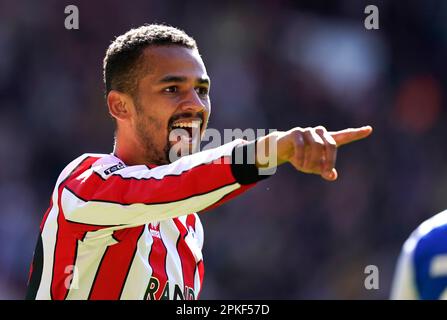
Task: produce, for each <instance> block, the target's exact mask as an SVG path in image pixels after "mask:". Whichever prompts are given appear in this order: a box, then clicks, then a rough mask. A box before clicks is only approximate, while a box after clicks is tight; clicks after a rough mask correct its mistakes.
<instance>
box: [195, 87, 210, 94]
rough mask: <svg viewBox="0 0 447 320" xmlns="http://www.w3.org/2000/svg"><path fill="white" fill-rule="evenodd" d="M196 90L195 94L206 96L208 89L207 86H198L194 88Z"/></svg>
mask: <svg viewBox="0 0 447 320" xmlns="http://www.w3.org/2000/svg"><path fill="white" fill-rule="evenodd" d="M196 92H197V94H199V95H201V96H207V95H208V92H209V89H208V88H207V87H198V88H196Z"/></svg>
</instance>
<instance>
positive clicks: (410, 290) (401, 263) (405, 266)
mask: <svg viewBox="0 0 447 320" xmlns="http://www.w3.org/2000/svg"><path fill="white" fill-rule="evenodd" d="M416 244H417V240H416V239H415V236H414V235H412V236H410V238H409V239H408V240H407V241H406V242H405V243H404V245H403V247H402V249H401V252H400V255H399V259H398V262H397V266H396V270H395V273H394V279H393V283H392V286H391V295H390V299H392V300H416V299H419V295H418V293H417V289H416V275H415V270H414V259H413V258H414V251H415V248H416Z"/></svg>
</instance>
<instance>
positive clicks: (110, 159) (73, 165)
mask: <svg viewBox="0 0 447 320" xmlns="http://www.w3.org/2000/svg"><path fill="white" fill-rule="evenodd" d="M101 162H104V163H110V164H113V163H117V162H119V159H118V158H116V157H114V156H113V155H111V154H102V153H84V154H82V155H80V156H79V157H77V158H76V159H74V160H72V161H71V162H70V163H68V164H67V165H66V166H65V167H64V169H62V171H61V173H60V175H59V177H58V179H57V184H60V183H61V182H62V181H63V180H65V179H66V178H67V177H69V176H71V175H72V173H73V172H75V171H77V170H79V171H85V170H87V169H90V168H92V167H94V166H96V165H97V164H98V163H101Z"/></svg>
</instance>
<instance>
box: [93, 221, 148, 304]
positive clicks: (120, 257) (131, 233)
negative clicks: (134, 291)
mask: <svg viewBox="0 0 447 320" xmlns="http://www.w3.org/2000/svg"><path fill="white" fill-rule="evenodd" d="M143 230H144V226H139V227H134V228H127V229H123V230H118V231H115V232H114V233H113V237H114V238H115V239H116V240H117V241H118V243H117V244H114V245H111V246H109V247H108V248H107V250H106V252H105V253H104V256H103V259H102V261H101V264H100V266H99V269H98V270H97V273H96V277H95V281H94V283H93V286H92V289H91V291H90V296H89V299H92V300H117V299H119V298H120V296H121V292H122V290H123V288H124V284H125V281H126V279H127V275H128V272H129V270H130V267H131V265H132V262H133V259H134V256H135V252H136V250H137V243H138V239H139V238H140V236H141V234H142V233H143Z"/></svg>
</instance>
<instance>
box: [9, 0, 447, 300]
mask: <svg viewBox="0 0 447 320" xmlns="http://www.w3.org/2000/svg"><path fill="white" fill-rule="evenodd" d="M70 4H74V5H76V6H78V8H79V13H80V21H79V30H67V29H65V27H64V20H65V17H66V16H67V15H66V14H65V13H64V8H65V6H67V5H70ZM368 4H374V5H376V6H378V8H379V27H380V29H379V30H366V29H365V27H364V20H365V18H366V16H367V14H365V13H364V9H365V7H366V5H368ZM153 22H158V23H168V24H171V25H174V26H177V27H179V28H182V29H184V30H185V31H186V32H187V33H189V34H190V35H192V36H193V37H194V38H195V39H196V40H197V42H198V45H199V48H200V51H201V54H202V56H203V58H204V61H205V64H206V66H207V69H208V73H209V75H210V76H211V79H212V89H211V100H212V115H211V122H210V127H213V128H217V129H219V130H222V132H223V129H225V128H241V129H246V128H265V129H267V128H274V129H278V130H286V129H290V128H291V127H294V126H302V127H305V126H316V125H320V124H321V125H324V126H326V127H327V128H328V129H330V130H339V129H344V128H347V127H355V126H363V125H367V124H369V125H372V126H373V127H374V130H375V131H374V133H373V135H372V136H371V137H370V138H369V139H367V140H364V141H362V142H358V143H354V144H352V145H348V146H346V147H343V148H342V149H340V151H339V153H338V163H337V168H338V171H339V175H340V177H339V179H338V181H336V182H334V183H329V182H326V181H324V180H322V179H321V178H319V177H318V176H313V175H312V176H311V175H305V174H302V173H296V172H294V170H292V168H291V167H290V166H288V165H286V166H283V167H281V168H280V170H278V172H277V174H276V175H275V176H273V177H271V178H270V179H268V180H266V181H263V182H261V183H259V185H258V186H257V187H256V188H254V189H252V190H251V191H250V192H248V193H246V194H244V195H243V196H241V197H240V198H238V199H236V200H234V201H232V202H230V203H228V204H226V205H224V206H222V207H220V208H218V209H216V210H214V211H211V212H206V213H204V214H203V215H201V218H202V222H203V224H204V228H205V247H204V257H205V282H204V288H203V291H202V294H201V298H202V299H387V298H388V296H389V290H390V284H391V279H392V276H393V273H394V267H395V263H396V260H397V257H398V254H399V251H400V248H401V245H402V244H403V242H404V240H405V239H406V238H407V237H408V236H409V234H410V233H411V232H412V230H413V229H414V228H415V227H416V226H417V225H418V224H419V223H421V222H422V221H423V220H425V219H427V218H428V217H430V216H432V215H434V214H435V213H437V212H439V211H442V210H444V209H445V208H447V200H446V198H447V148H446V141H445V140H446V139H445V138H446V137H447V119H446V109H447V108H446V92H447V91H446V90H447V87H446V84H447V83H446V80H447V79H446V76H447V72H446V71H447V70H446V69H447V64H446V62H445V59H446V57H447V2H446V1H442V0H439V1H431V0H428V1H405V2H401V1H374V0H373V1H368V2H367V1H358V0H355V1H354V0H338V1H326V2H319V1H310V0H309V1H280V0H270V1H244V2H243V3H241V2H236V1H227V2H211V1H196V0H192V1H166V0H150V1H148V0H145V1H143V0H139V1H134V0H132V1H124V2H123V1H119V0H112V1H94V2H93V1H74V0H70V1H60V0H57V1H56V0H54V1H48V0H47V1H33V0H29V1H26V0H18V1H13V0H6V1H5V0H1V1H0V203H1V210H0V215H1V223H0V243H1V245H0V246H1V247H0V299H22V298H24V295H25V290H26V282H27V277H28V272H29V266H30V263H31V259H32V255H33V250H34V246H35V241H36V239H37V235H38V229H39V223H40V220H41V218H42V216H43V213H44V211H45V210H46V208H47V206H48V204H49V198H50V195H51V192H52V189H53V186H54V183H55V181H56V179H57V176H58V175H59V173H60V171H61V170H62V168H63V167H64V166H65V165H66V164H67V163H69V162H70V161H71V160H73V159H74V158H76V157H77V156H79V155H80V154H82V153H85V152H95V153H109V152H111V151H112V144H113V123H112V121H111V119H110V117H109V116H108V113H107V109H106V106H105V103H104V100H103V83H102V59H103V57H104V54H105V50H106V48H107V47H108V45H109V44H110V42H111V41H112V40H113V39H114V38H115V37H116V36H118V35H120V34H122V33H124V32H126V31H127V30H128V29H130V28H131V27H137V26H140V25H141V24H143V23H153ZM367 265H376V266H377V267H378V268H379V272H380V273H379V275H380V281H379V285H380V287H379V289H378V290H366V289H365V287H364V279H365V277H366V276H367V275H366V274H365V273H364V270H365V267H366V266H367Z"/></svg>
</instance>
